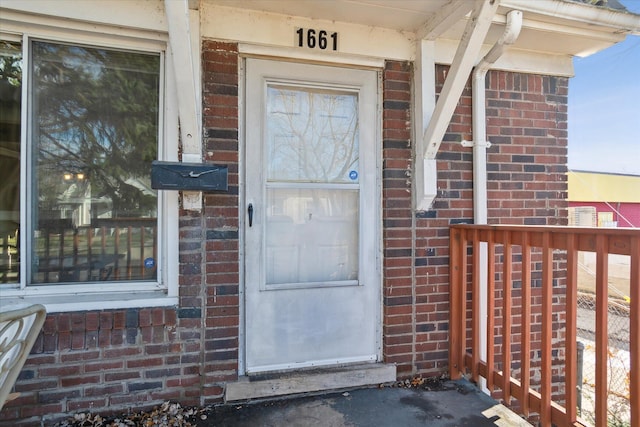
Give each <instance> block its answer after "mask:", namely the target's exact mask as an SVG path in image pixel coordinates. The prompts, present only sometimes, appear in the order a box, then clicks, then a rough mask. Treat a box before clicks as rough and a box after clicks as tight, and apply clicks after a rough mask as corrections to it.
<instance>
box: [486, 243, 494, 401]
mask: <svg viewBox="0 0 640 427" xmlns="http://www.w3.org/2000/svg"><path fill="white" fill-rule="evenodd" d="M487 240H488V242H487V376H486V378H487V388H488V389H489V390H491V391H493V390H494V386H493V372H494V370H495V337H494V334H495V318H496V313H495V296H496V283H495V279H496V259H495V257H496V243H495V236H494V232H493V231H490V232H489V238H488V239H487Z"/></svg>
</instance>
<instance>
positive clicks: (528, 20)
mask: <svg viewBox="0 0 640 427" xmlns="http://www.w3.org/2000/svg"><path fill="white" fill-rule="evenodd" d="M453 1H454V0H428V1H427V0H295V1H294V0H202V4H203V5H220V6H225V7H232V8H237V9H241V10H244V11H252V12H253V13H254V14H255V13H259V12H266V13H270V14H279V15H286V16H288V17H290V18H292V17H304V18H307V19H311V20H321V21H329V22H331V23H333V24H339V23H352V24H357V25H363V26H367V27H375V28H376V29H388V30H392V31H397V32H402V33H404V34H410V35H413V34H414V33H415V32H416V31H417V30H419V29H420V27H421V26H422V25H423V24H424V23H425V22H426V21H427V20H428V19H429V17H431V16H432V15H433V14H435V13H436V12H437V11H438V10H439V9H440V8H442V7H445V6H447V5H449V4H450V3H452V2H453ZM465 1H467V0H465ZM514 9H518V10H521V11H523V13H524V21H523V29H522V33H521V35H520V37H519V38H518V40H517V42H516V43H515V44H514V45H513V46H512V49H516V50H521V51H523V52H531V51H532V52H539V53H544V54H546V55H569V56H573V55H577V56H586V55H590V54H592V53H595V52H597V51H599V50H602V49H604V48H607V47H609V46H611V45H612V44H615V43H617V42H620V41H622V40H624V38H625V36H626V35H627V34H637V33H639V32H640V17H639V16H638V15H634V14H631V13H626V12H620V11H613V10H610V9H606V8H602V7H596V6H591V5H586V4H580V3H577V2H573V1H569V0H535V1H533V0H502V1H501V5H500V8H499V10H498V14H497V15H496V18H495V19H494V26H493V28H492V29H491V31H490V32H489V34H488V35H487V39H486V40H485V43H486V44H487V45H492V44H493V43H494V42H495V41H496V40H497V39H498V38H499V37H500V35H501V34H502V31H503V26H504V23H505V21H506V17H505V15H506V13H507V12H509V11H510V10H514ZM465 21H466V20H464V19H463V20H461V21H459V22H458V23H457V24H456V25H452V26H451V27H450V28H449V29H448V30H447V31H445V32H444V33H443V34H442V36H441V38H442V39H448V40H455V41H456V42H457V41H459V40H460V37H461V36H462V33H463V31H464V27H465ZM239 30H240V29H239ZM243 30H245V31H246V30H247V29H246V28H243ZM206 31H207V30H206V29H205V30H204V32H206ZM400 49H401V50H402V47H400ZM403 56H404V55H402V54H401V55H396V56H395V57H403ZM521 56H522V55H521ZM392 57H394V56H392ZM406 59H412V58H406Z"/></svg>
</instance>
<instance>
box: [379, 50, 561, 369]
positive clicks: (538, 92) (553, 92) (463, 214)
mask: <svg viewBox="0 0 640 427" xmlns="http://www.w3.org/2000/svg"><path fill="white" fill-rule="evenodd" d="M447 71H448V67H445V66H438V67H437V68H436V90H437V92H438V93H439V92H440V90H441V89H442V85H443V84H444V81H445V78H446V73H447ZM411 72H412V68H411V65H410V64H407V63H399V62H387V64H386V67H385V71H384V93H383V101H384V122H383V126H384V129H383V223H384V230H383V242H384V255H385V261H384V358H385V361H387V362H395V363H397V364H398V374H399V376H400V377H408V376H411V375H416V374H421V375H439V374H442V373H444V372H446V369H447V365H448V360H447V358H448V345H449V341H448V340H449V335H448V322H449V266H448V262H449V260H448V256H449V230H448V227H449V225H450V224H456V223H461V222H468V223H472V222H473V182H472V174H473V169H472V161H473V159H472V152H471V149H470V148H464V147H462V145H461V144H460V141H461V140H472V135H471V124H472V123H471V121H472V111H471V88H470V85H469V84H467V87H466V88H465V90H464V92H463V94H462V96H461V99H460V101H459V103H458V106H457V108H456V111H455V114H454V116H453V118H452V120H451V124H450V126H449V129H448V131H447V133H446V135H445V137H444V142H443V143H442V145H441V147H440V150H439V152H438V156H437V159H438V195H437V197H436V199H435V201H434V203H433V206H432V209H430V210H428V211H423V212H415V214H412V209H411V206H412V205H411V193H410V190H411V188H412V187H411V183H410V170H411V165H412V162H411V161H412V157H411V155H412V144H411V132H410V128H409V123H410V119H411V111H410V108H409V94H410V92H409V91H408V86H409V82H410V81H411ZM486 86H487V93H486V98H487V121H488V127H487V136H488V139H489V140H490V141H491V142H492V144H493V146H492V147H491V148H490V149H489V150H488V164H487V169H488V192H489V194H488V196H489V212H488V216H489V223H494V224H531V225H562V224H564V225H566V224H567V202H566V191H567V182H566V175H565V172H566V161H567V89H568V80H567V79H566V78H557V77H548V76H539V75H527V74H518V73H508V72H501V71H492V72H490V73H489V74H488V75H487V85H486ZM534 259H535V258H534ZM562 262H563V260H562V259H559V260H557V265H558V266H559V267H561V266H562ZM535 277H536V276H535V273H534V278H535ZM558 280H562V277H558ZM556 293H557V294H558V296H557V300H556V303H557V304H556V307H557V308H558V309H562V307H563V304H564V299H563V297H562V295H560V294H561V290H560V291H558V292H556ZM536 301H539V298H538V295H537V294H536V292H535V291H534V304H535V303H536ZM414 302H415V303H414ZM534 310H535V308H534Z"/></svg>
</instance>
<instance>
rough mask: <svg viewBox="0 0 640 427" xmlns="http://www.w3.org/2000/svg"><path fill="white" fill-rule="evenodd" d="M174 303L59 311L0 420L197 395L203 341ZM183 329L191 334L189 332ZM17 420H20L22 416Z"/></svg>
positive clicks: (28, 420)
mask: <svg viewBox="0 0 640 427" xmlns="http://www.w3.org/2000/svg"><path fill="white" fill-rule="evenodd" d="M182 313H183V312H182V311H181V310H176V309H175V308H148V309H127V310H112V311H99V312H74V313H58V314H50V315H48V316H47V318H46V321H45V324H44V327H43V331H42V333H41V334H40V336H39V338H38V340H37V341H36V343H35V345H34V347H33V349H32V352H31V356H30V357H29V359H28V361H27V363H26V364H25V366H24V368H23V370H22V372H21V373H20V377H19V378H18V381H17V382H16V386H15V391H16V392H19V393H20V394H21V395H20V397H18V398H17V399H15V400H13V401H10V402H8V403H6V405H5V408H4V409H3V411H2V417H1V420H0V424H1V425H34V424H39V422H40V419H41V417H42V419H43V420H44V421H45V422H46V421H47V420H52V419H55V418H56V417H60V415H61V414H63V413H74V412H82V411H85V412H86V411H89V410H94V411H95V410H99V409H104V408H109V409H108V410H117V409H119V408H122V409H129V408H136V407H137V406H147V405H152V404H153V403H155V402H163V401H166V400H177V401H182V402H185V403H187V404H188V403H192V404H194V403H197V402H199V397H198V396H199V392H198V391H199V382H200V379H199V369H200V368H199V365H200V363H199V361H200V355H199V342H198V341H197V340H192V339H191V336H190V334H189V332H187V331H190V330H191V325H190V324H189V323H190V322H189V321H190V319H189V318H188V317H187V318H181V317H180V315H181V314H182ZM185 332H186V333H185ZM18 420H19V421H20V422H18Z"/></svg>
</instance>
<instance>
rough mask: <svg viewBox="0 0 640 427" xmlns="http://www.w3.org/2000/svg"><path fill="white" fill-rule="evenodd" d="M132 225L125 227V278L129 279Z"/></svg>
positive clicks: (130, 271)
mask: <svg viewBox="0 0 640 427" xmlns="http://www.w3.org/2000/svg"><path fill="white" fill-rule="evenodd" d="M132 230H133V229H132V227H131V226H128V227H127V279H129V280H131V273H132V270H131V247H132V244H131V231H132Z"/></svg>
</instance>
